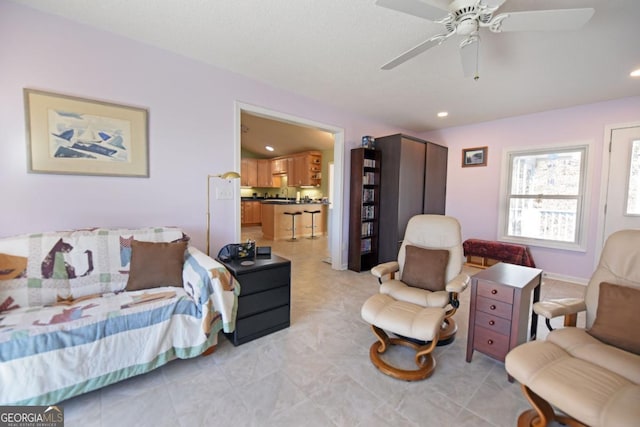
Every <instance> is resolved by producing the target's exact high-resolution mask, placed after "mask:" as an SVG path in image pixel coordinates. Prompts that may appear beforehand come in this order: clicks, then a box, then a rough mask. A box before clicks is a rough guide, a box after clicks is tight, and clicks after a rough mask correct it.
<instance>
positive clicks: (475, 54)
mask: <svg viewBox="0 0 640 427" xmlns="http://www.w3.org/2000/svg"><path fill="white" fill-rule="evenodd" d="M460 59H461V60H462V71H463V73H464V76H465V77H473V78H474V79H476V80H477V79H478V78H479V75H478V62H479V61H480V38H479V37H477V36H475V37H474V38H472V39H467V40H465V41H464V42H462V44H461V45H460Z"/></svg>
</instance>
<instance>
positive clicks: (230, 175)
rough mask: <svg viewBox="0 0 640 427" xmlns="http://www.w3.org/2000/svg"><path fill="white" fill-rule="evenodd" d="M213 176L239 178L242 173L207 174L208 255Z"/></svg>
mask: <svg viewBox="0 0 640 427" xmlns="http://www.w3.org/2000/svg"><path fill="white" fill-rule="evenodd" d="M211 178H220V179H229V180H231V179H238V178H240V174H239V173H238V172H233V171H229V172H225V173H221V174H219V175H207V255H210V254H209V239H210V237H209V235H210V234H211Z"/></svg>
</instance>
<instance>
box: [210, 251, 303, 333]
mask: <svg viewBox="0 0 640 427" xmlns="http://www.w3.org/2000/svg"><path fill="white" fill-rule="evenodd" d="M219 261H220V262H221V263H222V264H224V266H225V267H226V268H227V269H228V270H229V271H230V272H231V274H233V276H234V277H235V278H236V280H238V282H240V296H239V297H238V314H237V317H236V330H235V331H234V332H232V333H229V334H227V333H225V335H226V336H227V338H229V340H230V341H231V342H232V343H233V344H234V345H240V344H244V343H246V342H248V341H251V340H254V339H256V338H260V337H262V336H264V335H268V334H270V333H272V332H275V331H278V330H280V329H284V328H287V327H289V324H290V305H291V261H289V260H288V259H285V258H282V257H279V256H277V255H273V254H272V255H271V256H270V257H269V258H261V257H256V259H255V260H254V262H255V263H254V264H253V265H242V261H241V260H231V261H221V260H219Z"/></svg>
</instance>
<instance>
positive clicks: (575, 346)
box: [505, 230, 640, 427]
mask: <svg viewBox="0 0 640 427" xmlns="http://www.w3.org/2000/svg"><path fill="white" fill-rule="evenodd" d="M534 311H535V312H536V313H537V314H538V315H541V316H544V317H545V318H547V320H548V319H550V318H553V317H558V316H566V317H565V326H568V327H565V328H561V329H557V330H554V331H552V332H550V333H549V335H548V337H547V339H546V340H545V341H531V342H528V343H525V344H522V345H520V346H518V347H516V348H514V349H513V350H511V352H509V353H508V354H507V356H506V359H505V367H506V369H507V372H509V374H510V375H511V376H513V377H514V378H515V379H516V380H518V381H519V382H520V384H521V387H522V392H523V393H524V395H525V397H526V398H527V399H528V400H529V402H530V403H531V405H532V406H533V408H534V409H531V410H528V411H525V412H523V413H522V414H521V415H520V417H519V419H518V426H530V425H531V426H534V425H535V426H546V425H547V424H548V423H549V422H551V421H554V420H556V421H560V422H561V423H564V424H567V425H572V426H583V425H589V426H593V427H596V426H615V427H622V426H638V425H640V332H639V327H638V325H639V324H640V230H623V231H618V232H616V233H614V234H612V235H611V236H609V238H608V239H607V241H606V243H605V246H604V248H603V251H602V255H601V257H600V262H599V264H598V267H597V269H596V271H595V272H594V273H593V276H592V277H591V280H590V281H589V284H588V285H587V288H586V291H585V297H584V299H583V300H580V299H559V300H550V301H541V302H539V303H536V304H534ZM580 311H586V329H583V328H576V327H575V324H576V315H577V313H578V312H580ZM548 325H549V324H548ZM554 407H555V408H557V409H559V410H560V411H562V412H564V413H565V414H566V415H567V416H564V415H557V414H556V413H555V411H554Z"/></svg>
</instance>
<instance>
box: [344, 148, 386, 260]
mask: <svg viewBox="0 0 640 427" xmlns="http://www.w3.org/2000/svg"><path fill="white" fill-rule="evenodd" d="M380 167H381V153H380V152H379V151H376V150H371V149H368V148H354V149H353V150H351V197H350V204H349V270H353V271H363V270H370V269H371V268H372V267H374V266H375V265H377V264H378V229H379V223H380V179H381V178H380V171H381V169H380Z"/></svg>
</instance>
